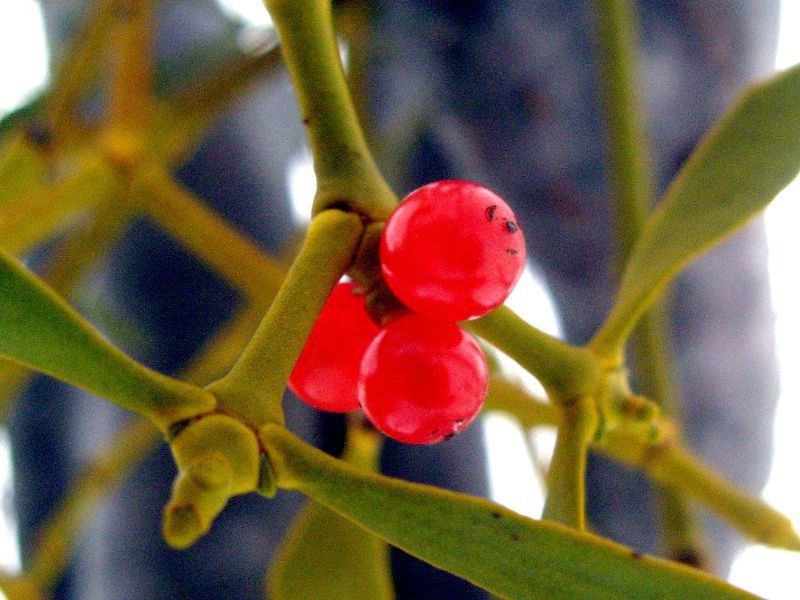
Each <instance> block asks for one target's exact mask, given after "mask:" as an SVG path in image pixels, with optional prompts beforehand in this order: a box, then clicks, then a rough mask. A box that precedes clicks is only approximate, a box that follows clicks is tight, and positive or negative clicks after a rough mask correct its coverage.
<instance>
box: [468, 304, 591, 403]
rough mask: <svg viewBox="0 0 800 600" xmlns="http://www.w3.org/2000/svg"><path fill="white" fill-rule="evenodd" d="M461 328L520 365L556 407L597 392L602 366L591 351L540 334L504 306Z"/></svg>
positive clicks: (541, 332)
mask: <svg viewBox="0 0 800 600" xmlns="http://www.w3.org/2000/svg"><path fill="white" fill-rule="evenodd" d="M462 325H463V326H464V327H465V328H466V329H469V330H470V331H471V332H473V333H475V334H476V335H479V336H480V337H482V338H483V339H485V340H486V341H487V342H489V343H491V344H493V345H494V346H496V347H497V348H499V349H500V350H502V351H503V352H505V353H506V354H508V355H509V356H510V357H511V358H513V359H514V360H515V361H517V362H518V363H519V364H520V365H521V366H522V367H523V368H524V369H525V370H527V371H528V372H530V373H531V374H532V375H533V376H534V377H536V378H537V379H538V380H539V381H540V382H541V384H542V385H543V386H544V388H545V389H546V390H547V393H548V396H549V397H550V399H551V400H552V401H553V402H555V403H557V404H558V403H561V402H565V401H566V402H569V401H571V399H572V398H575V397H580V396H587V395H591V394H593V393H594V392H595V391H596V387H597V384H598V381H599V378H600V375H601V365H600V362H599V360H598V359H597V357H596V356H595V355H594V354H592V352H591V351H589V350H586V349H584V348H578V347H576V346H571V345H569V344H567V343H565V342H562V341H561V340H559V339H557V338H554V337H553V336H551V335H548V334H546V333H544V332H543V331H540V330H539V329H537V328H535V327H533V326H532V325H530V324H529V323H527V322H525V321H524V320H523V319H522V318H521V317H519V316H518V315H517V314H516V313H514V311H512V310H511V309H510V308H507V307H505V306H501V307H500V308H498V309H497V310H494V311H492V312H491V313H489V314H488V315H486V316H485V317H481V318H480V319H475V320H474V321H468V322H466V323H462Z"/></svg>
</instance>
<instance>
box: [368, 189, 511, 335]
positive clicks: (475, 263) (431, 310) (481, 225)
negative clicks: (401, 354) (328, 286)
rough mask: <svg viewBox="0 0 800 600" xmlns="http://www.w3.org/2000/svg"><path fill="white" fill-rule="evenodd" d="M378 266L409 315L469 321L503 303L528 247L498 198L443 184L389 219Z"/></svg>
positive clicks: (414, 195) (414, 197)
mask: <svg viewBox="0 0 800 600" xmlns="http://www.w3.org/2000/svg"><path fill="white" fill-rule="evenodd" d="M380 260H381V268H382V270H383V275H384V277H385V279H386V283H387V284H388V285H389V287H390V288H391V290H392V292H394V293H395V295H397V297H398V298H399V299H400V300H401V301H402V302H403V303H404V304H405V305H406V306H407V307H408V308H410V309H411V310H413V311H414V312H417V313H419V314H421V315H425V316H428V317H431V318H434V319H438V320H442V321H451V322H452V321H464V320H466V319H472V318H475V317H480V316H483V315H485V314H486V313H488V312H490V311H491V310H493V309H495V308H497V307H498V306H500V305H501V304H502V303H503V302H504V301H505V299H506V298H507V297H508V295H509V294H510V293H511V290H512V289H513V288H514V285H516V283H517V281H518V280H519V277H520V275H521V274H522V270H523V269H524V267H525V241H524V238H523V236H522V232H521V231H520V229H519V225H518V224H517V220H516V217H515V216H514V213H513V212H512V211H511V209H510V208H509V206H508V205H507V204H506V203H505V202H504V201H503V199H502V198H500V197H499V196H498V195H497V194H495V193H494V192H492V191H491V190H488V189H486V188H485V187H482V186H480V185H478V184H476V183H471V182H469V181H439V182H436V183H431V184H428V185H426V186H423V187H421V188H419V189H418V190H416V191H414V192H411V193H410V194H409V195H408V196H407V197H406V198H405V199H404V200H403V202H401V203H400V205H399V206H398V207H397V209H396V210H395V211H394V212H393V213H392V215H391V217H389V220H388V222H387V223H386V228H385V229H384V232H383V237H382V239H381V249H380Z"/></svg>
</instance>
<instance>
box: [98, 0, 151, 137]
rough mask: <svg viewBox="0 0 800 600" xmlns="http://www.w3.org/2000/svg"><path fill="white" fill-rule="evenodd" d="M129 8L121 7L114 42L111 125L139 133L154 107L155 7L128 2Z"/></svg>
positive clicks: (145, 0) (148, 0) (138, 0)
mask: <svg viewBox="0 0 800 600" xmlns="http://www.w3.org/2000/svg"><path fill="white" fill-rule="evenodd" d="M125 4H126V5H125V7H124V9H123V8H122V7H120V9H121V10H120V15H119V20H118V22H117V26H116V28H115V31H114V33H115V35H114V36H113V38H112V39H113V50H114V53H113V58H114V68H112V77H113V80H112V82H111V86H110V88H109V89H110V90H111V102H110V104H111V106H110V111H109V117H108V123H109V126H111V127H120V128H125V129H135V130H139V129H140V128H141V127H142V126H143V125H146V123H147V118H148V117H149V112H150V110H151V106H152V102H151V94H152V91H153V72H152V69H151V55H152V45H153V25H154V21H155V15H154V11H155V3H154V2H153V1H152V0H127V2H126V3H125ZM123 10H124V13H123V12H122V11H123Z"/></svg>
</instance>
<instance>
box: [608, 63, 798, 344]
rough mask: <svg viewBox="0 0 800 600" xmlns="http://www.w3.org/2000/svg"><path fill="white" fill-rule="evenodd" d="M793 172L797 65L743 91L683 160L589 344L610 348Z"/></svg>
mask: <svg viewBox="0 0 800 600" xmlns="http://www.w3.org/2000/svg"><path fill="white" fill-rule="evenodd" d="M798 170H800V66H798V67H794V68H792V69H789V70H788V71H786V72H784V73H781V74H780V75H778V76H777V77H775V78H773V79H771V80H769V81H767V82H765V83H762V84H759V85H757V86H755V87H753V88H752V89H751V90H750V91H748V92H747V93H746V94H745V95H744V96H743V97H741V98H740V99H739V100H738V101H737V102H736V103H735V104H734V105H733V107H732V108H731V109H730V110H729V111H728V112H727V113H726V114H725V115H724V116H723V117H722V119H721V120H720V121H719V122H718V123H717V125H716V126H715V127H714V128H713V129H712V130H711V131H710V132H709V133H708V134H707V135H706V136H705V138H704V139H703V140H702V141H701V143H700V145H699V146H698V147H697V149H696V150H695V152H694V153H693V154H692V156H691V157H690V158H689V159H688V160H687V161H686V164H685V165H684V166H683V168H682V169H681V171H680V172H679V173H678V176H677V177H676V178H675V180H674V181H673V182H672V184H671V185H670V186H669V188H668V190H667V193H666V196H665V197H664V199H663V201H662V202H661V203H660V205H659V206H658V208H657V209H656V210H655V211H654V212H653V214H652V215H651V217H650V219H649V220H648V222H647V225H646V227H645V229H644V231H643V232H642V235H641V236H640V237H639V240H638V241H637V243H636V244H635V246H634V247H633V249H632V251H631V254H630V257H629V259H628V263H627V265H626V268H625V271H624V273H623V276H622V282H621V285H620V290H619V293H618V296H617V301H616V303H615V304H614V307H613V308H612V310H611V313H610V314H609V316H608V318H607V319H606V322H605V324H604V325H603V327H602V328H601V330H600V331H599V332H598V333H597V335H596V336H595V339H594V340H593V341H592V347H593V348H594V349H595V350H597V351H598V352H599V353H601V354H603V355H615V354H618V353H619V351H620V348H621V346H622V344H623V343H624V340H625V338H626V337H627V335H628V333H629V332H630V330H631V328H632V327H633V326H634V325H635V324H636V321H637V320H638V319H639V317H640V316H641V315H642V313H643V312H644V311H645V310H646V309H647V307H648V306H649V305H650V304H651V303H652V302H653V300H654V299H655V298H656V297H657V296H658V294H659V293H660V292H661V291H662V290H663V289H664V287H665V286H666V285H667V283H669V281H670V280H672V279H673V278H674V277H675V275H677V273H678V272H679V271H680V270H681V269H683V268H684V267H685V266H686V265H687V264H688V263H689V262H690V261H691V260H692V259H693V258H694V257H696V256H697V255H698V254H700V253H701V252H703V251H705V250H707V249H708V248H709V247H711V246H713V245H714V244H716V243H717V242H719V241H720V240H722V239H723V238H724V237H725V236H727V235H729V234H730V233H732V232H733V231H735V230H736V229H738V228H739V227H741V226H743V225H744V224H745V223H747V222H748V221H749V220H750V219H751V218H753V217H754V216H755V215H756V214H758V213H759V212H760V211H761V210H763V209H764V208H765V207H766V206H767V204H769V202H770V201H771V200H772V199H773V198H774V197H775V196H776V195H777V194H778V192H780V190H781V189H783V188H784V187H785V186H786V185H787V184H788V183H789V182H790V181H791V180H792V179H793V178H794V177H795V176H796V175H797V172H798Z"/></svg>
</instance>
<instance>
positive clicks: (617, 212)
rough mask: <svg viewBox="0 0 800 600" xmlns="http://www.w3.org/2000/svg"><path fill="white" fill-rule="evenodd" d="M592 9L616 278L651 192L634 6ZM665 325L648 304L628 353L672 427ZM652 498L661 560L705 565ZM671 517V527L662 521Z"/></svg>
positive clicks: (682, 504) (671, 492)
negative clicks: (610, 191) (660, 532)
mask: <svg viewBox="0 0 800 600" xmlns="http://www.w3.org/2000/svg"><path fill="white" fill-rule="evenodd" d="M594 8H595V10H594V12H595V20H596V24H597V41H598V47H599V58H600V61H599V69H600V86H601V91H602V98H603V103H604V106H605V113H606V123H607V137H608V142H609V143H608V148H609V163H610V165H609V166H610V175H611V180H612V186H613V191H614V201H613V202H612V208H613V211H614V232H615V241H616V244H617V246H616V260H615V263H616V266H617V271H618V272H620V273H621V272H622V270H623V268H624V265H625V261H626V259H627V256H628V253H629V252H630V249H631V247H632V246H633V244H634V242H635V241H636V239H637V238H638V236H639V234H640V232H641V231H642V229H643V227H644V224H645V222H646V220H647V217H648V215H649V213H650V208H651V205H652V203H653V200H654V198H655V194H656V190H655V183H654V180H653V173H652V159H651V155H650V148H649V145H648V143H647V132H646V123H647V121H646V119H645V114H644V112H645V111H644V108H643V102H642V99H641V82H640V81H639V77H638V73H639V65H638V64H637V44H636V31H635V30H636V18H635V14H634V7H633V3H632V2H631V1H630V0H595V7H594ZM668 323H669V319H668V318H667V310H666V305H665V303H664V302H663V301H658V302H656V303H654V305H653V306H652V307H651V308H650V309H649V310H648V311H647V312H646V313H645V314H644V315H643V316H642V319H641V321H640V322H639V323H638V325H637V327H636V329H635V330H634V332H633V335H632V338H631V342H632V343H631V350H632V355H633V357H634V359H633V363H634V367H635V368H636V370H637V371H638V373H639V375H640V379H641V380H642V382H643V390H642V391H643V393H644V394H645V395H646V396H647V397H649V398H650V399H652V400H653V401H655V402H656V403H657V404H658V405H659V406H660V407H661V409H662V411H663V412H664V413H665V414H668V415H670V416H671V417H672V418H673V419H674V420H676V421H677V420H679V419H680V414H679V410H680V407H679V405H680V402H679V400H678V393H677V388H676V384H675V382H674V380H673V378H672V373H674V365H675V361H674V358H673V356H672V349H671V347H670V343H669V339H668ZM657 498H658V504H659V508H660V511H659V512H660V513H661V516H662V521H664V527H663V533H664V535H663V541H664V546H665V551H666V553H667V555H669V556H671V557H673V558H675V557H677V558H680V557H688V556H692V557H696V559H697V560H695V562H696V563H704V562H705V559H704V557H703V555H704V554H705V553H704V552H703V550H702V547H703V545H704V543H703V541H702V539H701V538H702V535H701V532H700V531H699V529H698V527H699V525H698V524H697V523H696V522H695V519H694V518H693V516H692V514H691V508H690V507H689V506H688V504H687V502H686V500H685V498H683V497H682V495H681V494H680V493H678V492H677V491H676V490H675V489H674V488H671V487H669V486H668V487H660V488H659V489H658V490H657ZM670 518H671V519H673V522H666V521H667V519H670ZM695 566H697V565H695Z"/></svg>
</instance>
